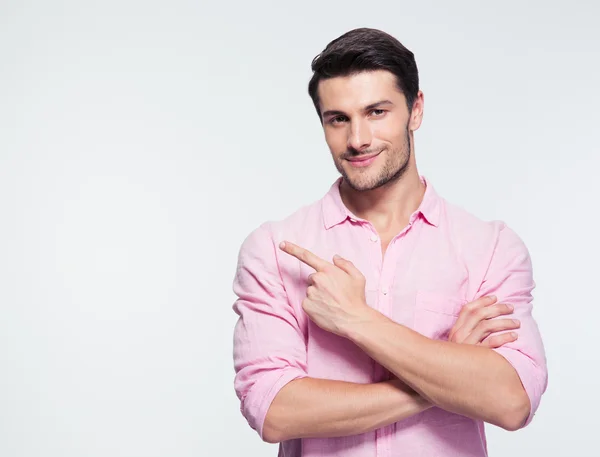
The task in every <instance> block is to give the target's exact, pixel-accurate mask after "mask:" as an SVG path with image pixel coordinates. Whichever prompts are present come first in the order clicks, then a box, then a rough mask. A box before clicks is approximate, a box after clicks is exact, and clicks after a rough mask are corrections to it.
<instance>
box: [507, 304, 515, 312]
mask: <svg viewBox="0 0 600 457" xmlns="http://www.w3.org/2000/svg"><path fill="white" fill-rule="evenodd" d="M506 306H508V309H510V310H511V311H513V310H514V309H515V307H514V306H513V305H506Z"/></svg>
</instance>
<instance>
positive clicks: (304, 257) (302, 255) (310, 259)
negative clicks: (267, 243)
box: [279, 241, 332, 271]
mask: <svg viewBox="0 0 600 457" xmlns="http://www.w3.org/2000/svg"><path fill="white" fill-rule="evenodd" d="M279 248H280V249H281V250H282V251H284V252H287V253H288V254H290V255H292V256H294V257H296V258H297V259H298V260H300V261H301V262H304V263H305V264H306V265H308V266H309V267H312V268H314V269H315V270H317V271H323V270H325V269H326V268H327V267H330V266H331V265H332V264H331V263H329V262H327V261H326V260H323V259H322V258H320V257H319V256H317V255H315V254H313V253H312V252H310V251H309V250H308V249H304V248H302V247H300V246H298V245H295V244H294V243H290V242H289V241H282V242H281V243H280V244H279Z"/></svg>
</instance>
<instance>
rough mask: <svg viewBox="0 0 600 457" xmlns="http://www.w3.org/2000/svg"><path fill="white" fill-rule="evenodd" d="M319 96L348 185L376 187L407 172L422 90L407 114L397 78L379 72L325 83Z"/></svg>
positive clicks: (330, 142) (331, 147)
mask: <svg viewBox="0 0 600 457" xmlns="http://www.w3.org/2000/svg"><path fill="white" fill-rule="evenodd" d="M318 94H319V100H320V109H321V115H322V119H323V129H324V131H325V140H326V141H327V145H328V146H329V150H330V151H331V155H332V157H333V160H334V163H335V166H336V168H337V169H338V171H339V172H340V173H341V175H342V176H343V177H344V179H345V180H346V182H347V183H348V184H349V185H350V187H352V188H353V189H355V190H358V191H364V190H371V189H376V188H378V187H380V186H382V185H384V184H386V183H388V182H390V181H392V180H394V179H397V178H399V177H400V176H401V175H402V174H403V173H404V171H406V169H407V167H408V164H409V161H410V156H411V151H410V149H411V148H410V135H411V134H410V131H412V130H416V129H417V128H418V127H419V125H420V123H421V113H422V102H423V96H422V93H421V92H419V96H418V97H417V100H416V102H415V105H413V106H414V108H413V113H412V115H409V112H408V108H407V106H406V99H405V98H404V94H402V92H400V90H399V89H398V88H397V87H396V79H395V76H394V75H393V74H392V73H390V72H388V71H385V70H377V71H370V72H362V73H358V74H355V75H352V76H345V77H336V78H331V79H326V80H323V81H321V82H320V83H319V87H318ZM415 108H416V110H415ZM359 159H366V160H359Z"/></svg>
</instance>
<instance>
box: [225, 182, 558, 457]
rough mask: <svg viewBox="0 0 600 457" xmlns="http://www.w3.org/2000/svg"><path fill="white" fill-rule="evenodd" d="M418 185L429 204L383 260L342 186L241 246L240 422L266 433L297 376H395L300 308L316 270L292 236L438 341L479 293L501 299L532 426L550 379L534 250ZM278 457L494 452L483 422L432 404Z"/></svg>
mask: <svg viewBox="0 0 600 457" xmlns="http://www.w3.org/2000/svg"><path fill="white" fill-rule="evenodd" d="M421 179H422V180H423V182H425V183H426V184H427V189H426V191H425V195H424V198H423V201H422V202H421V205H420V207H419V209H418V210H417V211H415V212H414V213H413V214H412V216H411V218H410V223H409V225H408V226H407V227H406V228H405V229H404V230H403V231H402V232H400V233H399V234H397V235H396V237H395V238H394V239H393V240H392V242H391V243H390V244H389V246H388V248H387V251H386V253H385V256H382V252H381V245H380V240H379V237H378V235H377V232H376V230H375V228H374V226H373V225H372V224H371V223H370V222H368V221H366V220H364V219H360V218H358V217H356V216H355V215H353V214H352V213H351V212H350V211H349V210H348V209H347V208H346V207H345V205H344V204H343V202H342V200H341V197H340V192H339V184H340V183H341V180H342V178H339V179H338V180H337V181H336V182H335V183H334V184H333V185H332V186H331V189H330V190H329V192H328V193H327V194H326V195H325V196H324V197H323V198H322V199H321V200H319V201H317V202H315V203H313V204H311V205H308V206H305V207H303V208H301V209H299V210H298V211H296V212H295V213H293V214H292V215H290V216H289V217H287V218H286V219H284V220H282V221H278V222H267V223H264V224H262V225H261V226H260V227H258V228H257V229H255V230H254V231H253V232H252V233H251V234H250V235H249V236H248V237H247V238H246V239H245V241H244V242H243V244H242V247H241V249H240V253H239V259H238V266H237V271H236V275H235V279H234V283H233V290H234V292H235V293H236V295H237V296H238V299H237V300H236V302H235V304H234V306H233V309H234V311H235V312H236V313H237V314H238V315H239V319H238V322H237V325H236V327H235V330H234V365H235V371H236V376H235V383H234V384H235V390H236V393H237V395H238V397H239V398H240V400H241V411H242V414H243V415H244V416H245V418H246V419H247V421H248V423H249V424H250V426H251V427H252V428H253V429H255V430H256V431H257V432H258V433H259V435H261V437H262V431H263V423H264V420H265V416H266V414H267V411H268V409H269V406H270V404H271V402H272V401H273V399H274V397H275V395H277V393H278V392H279V390H280V389H281V388H282V387H283V386H284V385H285V384H287V383H288V382H290V381H292V380H294V379H298V378H302V377H306V376H309V377H314V378H322V379H335V380H340V381H348V382H355V383H373V382H378V381H382V380H385V379H388V377H389V373H388V372H387V370H386V369H385V368H383V367H382V366H381V365H379V364H378V363H376V362H375V361H373V360H372V359H371V358H370V357H369V356H367V355H366V354H365V353H364V352H362V351H361V350H360V349H359V348H358V347H357V346H356V345H355V344H354V343H352V342H351V341H349V340H347V339H344V338H342V337H338V336H336V335H334V334H331V333H328V332H326V331H324V330H322V329H320V328H319V327H318V326H317V325H316V324H314V323H313V322H312V321H311V320H310V319H308V317H307V316H306V314H305V313H304V311H303V310H302V300H303V299H304V297H305V296H306V289H307V287H308V280H307V277H308V275H309V274H311V273H313V272H314V270H313V269H312V268H310V267H308V266H306V265H304V264H303V263H301V262H300V261H299V260H297V259H296V258H294V257H292V256H290V255H288V254H286V253H285V252H283V251H281V250H280V249H279V248H278V244H279V242H281V241H283V240H288V241H291V242H293V243H296V244H298V245H299V246H302V247H304V248H306V249H309V250H310V251H312V252H313V253H315V254H316V255H318V256H319V257H321V258H323V259H325V260H328V261H331V259H332V257H333V255H334V254H339V255H341V256H342V257H344V258H346V259H348V260H350V261H352V262H353V263H354V265H356V267H358V269H359V270H360V271H361V272H362V273H363V274H364V275H365V277H366V289H365V292H366V298H367V303H368V305H369V306H371V307H373V308H375V309H377V310H378V311H379V312H381V313H383V314H385V315H386V316H387V317H389V318H390V319H392V320H394V321H396V322H398V323H400V324H402V325H405V326H407V327H410V328H412V329H414V330H416V331H418V332H420V333H422V334H423V335H425V336H427V337H429V338H434V339H447V335H448V332H449V330H450V329H451V327H452V325H453V324H454V322H455V321H456V319H457V316H458V314H459V312H460V309H461V307H462V306H463V305H464V304H466V303H468V302H470V301H473V300H474V299H476V298H478V297H481V296H483V295H490V294H494V295H496V296H497V297H498V303H511V304H513V305H514V307H515V310H514V314H513V315H512V317H515V318H517V319H519V320H520V321H521V327H520V328H519V329H518V330H517V332H518V335H519V338H518V339H517V340H516V341H515V342H513V343H509V344H506V345H504V346H503V347H501V348H498V349H495V351H496V352H498V353H499V354H501V355H502V356H504V357H505V358H506V360H508V362H510V363H511V365H512V366H513V367H514V368H515V370H516V371H517V373H518V374H519V376H520V378H521V381H522V383H523V386H524V387H525V390H526V392H527V394H528V396H529V399H530V401H531V412H530V415H529V417H528V419H527V422H526V424H528V423H529V422H530V421H531V419H532V417H533V414H534V413H535V411H536V410H537V408H538V405H539V402H540V397H541V395H542V393H543V392H544V391H545V390H546V385H547V376H548V375H547V369H546V358H545V354H544V347H543V344H542V340H541V337H540V333H539V331H538V326H537V324H536V322H535V320H534V319H533V317H532V314H531V311H532V304H531V301H532V296H531V291H532V290H533V288H534V287H535V283H534V281H533V278H532V267H531V260H530V257H529V253H528V251H527V248H526V247H525V245H524V244H523V242H522V241H521V239H520V238H519V237H518V236H517V235H516V234H515V232H514V231H512V230H511V229H510V228H508V227H507V226H506V225H505V224H504V223H502V222H498V221H494V222H484V221H481V220H479V219H477V218H476V217H474V216H472V215H471V214H469V213H468V212H466V211H465V210H463V209H461V208H459V207H457V206H454V205H452V204H450V203H448V202H447V201H446V200H444V199H443V198H441V197H440V196H438V195H437V194H436V192H435V190H434V189H433V187H432V186H431V184H430V183H429V182H428V181H427V180H426V179H425V178H424V177H422V178H421ZM501 317H503V318H505V317H506V316H501ZM279 455H280V456H285V457H314V456H343V457H367V456H368V457H372V456H378V457H392V456H393V457H397V456H427V457H437V456H439V457H442V456H443V457H471V456H472V457H475V456H477V457H479V456H485V455H487V448H486V439H485V432H484V424H483V422H482V421H478V420H474V419H470V418H468V417H465V416H461V415H458V414H454V413H450V412H447V411H445V410H442V409H440V408H437V407H434V408H430V409H429V410H426V411H424V412H422V413H420V414H417V415H415V416H412V417H410V418H408V419H406V420H403V421H401V422H397V423H394V424H391V425H389V426H387V427H383V428H381V429H378V430H375V431H372V432H369V433H364V434H360V435H354V436H350V437H340V438H324V439H323V438H318V439H317V438H305V439H295V440H289V441H284V442H282V443H281V444H280V447H279Z"/></svg>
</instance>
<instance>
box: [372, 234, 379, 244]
mask: <svg viewBox="0 0 600 457" xmlns="http://www.w3.org/2000/svg"><path fill="white" fill-rule="evenodd" d="M377 240H379V237H378V236H377V235H375V234H374V233H373V235H371V241H373V242H375V241H377Z"/></svg>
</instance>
